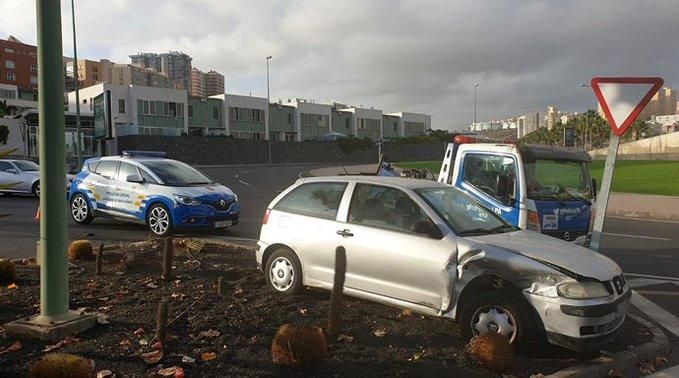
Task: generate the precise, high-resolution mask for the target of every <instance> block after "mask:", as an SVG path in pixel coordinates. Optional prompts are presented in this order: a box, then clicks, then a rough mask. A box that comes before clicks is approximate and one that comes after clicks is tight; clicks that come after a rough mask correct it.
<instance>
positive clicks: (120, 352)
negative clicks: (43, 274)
mask: <svg viewBox="0 0 679 378" xmlns="http://www.w3.org/2000/svg"><path fill="white" fill-rule="evenodd" d="M185 242H186V240H175V243H176V244H177V246H176V247H175V258H174V264H173V265H174V269H173V278H172V279H171V280H169V281H167V282H166V281H164V280H162V279H161V277H160V276H161V260H162V259H161V257H160V255H161V254H160V250H161V248H160V243H157V244H156V245H154V246H148V245H146V246H143V247H135V248H134V249H130V248H126V249H125V250H124V251H109V252H106V253H105V255H104V265H103V267H104V269H103V274H102V275H96V274H95V263H94V262H78V263H77V265H78V266H79V268H72V269H71V276H70V287H71V295H70V300H71V302H70V307H71V309H86V310H87V311H98V312H99V313H101V314H105V315H106V318H107V319H106V321H107V322H108V323H107V324H99V325H97V326H96V327H95V328H93V329H91V330H88V331H86V332H84V333H83V334H82V335H77V336H75V339H69V340H67V341H66V342H64V343H62V344H66V345H63V346H61V347H57V348H55V349H54V351H58V352H66V353H74V354H78V355H81V356H84V357H88V358H91V359H93V360H94V361H95V364H96V365H95V370H96V371H99V370H104V369H109V370H111V371H113V372H114V373H116V374H117V376H118V377H122V376H124V377H128V376H129V377H135V376H136V377H143V376H149V375H154V374H155V373H156V372H157V371H158V370H159V369H160V368H161V367H171V366H181V367H182V368H183V369H184V372H185V375H186V376H189V377H193V376H289V375H292V374H297V373H296V372H294V371H291V370H287V369H284V368H280V367H278V366H276V365H274V364H273V363H272V362H271V342H272V339H273V336H274V334H275V333H276V330H277V329H278V327H279V326H281V325H282V324H285V323H294V324H303V325H319V326H322V327H324V326H325V324H326V322H327V312H328V301H329V297H330V295H329V293H328V292H323V291H319V290H312V289H307V290H306V291H305V292H304V293H303V294H301V295H296V296H293V297H284V296H281V295H277V294H275V293H273V292H272V291H270V290H269V289H268V288H267V287H266V285H265V282H264V276H263V274H262V273H261V272H260V271H259V270H257V269H256V267H255V261H254V251H252V250H250V249H247V248H243V247H239V246H223V245H212V244H208V245H206V246H205V247H204V248H203V249H202V252H197V251H196V250H193V252H191V250H190V249H188V248H185V247H183V245H184V244H185ZM17 273H18V277H17V280H16V282H15V284H16V285H17V286H18V287H17V288H14V289H8V288H7V286H6V285H3V286H2V287H1V288H0V324H4V323H6V322H8V321H11V320H15V319H18V318H22V317H26V316H31V315H35V314H36V313H38V311H39V273H38V269H37V267H35V266H31V265H30V264H29V265H26V266H19V267H18V268H17ZM218 277H223V280H224V283H225V286H226V290H225V291H226V294H225V295H224V296H223V297H220V296H218V295H217V294H216V290H215V286H216V282H217V279H218ZM161 299H169V300H170V303H171V304H170V313H169V319H170V321H171V322H172V323H171V324H170V325H169V327H168V337H167V340H166V342H165V344H164V348H163V358H162V359H161V360H160V361H159V363H156V364H148V363H146V362H145V361H144V360H143V359H142V357H141V356H140V355H141V353H143V352H148V351H151V350H152V348H151V344H153V335H154V333H155V324H156V320H155V318H156V311H157V306H158V302H159V301H160V300H161ZM343 306H344V307H343V314H342V319H343V323H342V329H341V334H343V335H347V336H350V338H353V339H351V341H349V340H347V339H348V338H343V340H341V341H337V340H334V339H333V340H329V358H328V360H327V362H326V363H325V365H324V366H323V367H322V368H321V369H320V370H318V371H314V372H311V373H312V374H313V375H319V376H320V375H322V376H352V377H356V376H402V375H407V376H444V375H445V376H464V377H474V376H493V375H494V374H492V373H491V372H489V371H487V370H484V369H482V368H479V367H478V366H476V365H475V364H474V363H473V362H472V361H470V360H469V359H468V358H467V357H465V356H464V353H463V348H464V343H463V342H462V340H461V338H460V333H459V329H458V327H457V325H456V324H455V323H453V322H452V321H450V320H447V319H441V318H435V317H429V316H421V315H418V314H416V313H411V312H409V311H403V310H402V309H399V308H395V307H389V306H384V305H380V304H375V303H371V302H367V301H363V300H357V299H353V298H349V297H345V298H344V304H343ZM206 331H209V332H206ZM215 331H216V332H215ZM201 332H203V334H202V335H201ZM649 338H650V334H649V333H648V332H647V330H646V329H644V328H643V326H641V325H639V324H638V323H636V322H634V321H633V320H628V321H627V323H626V324H625V325H624V329H623V331H622V333H621V335H620V336H619V337H618V339H617V340H616V341H615V342H614V343H612V344H611V345H609V346H608V347H607V348H606V349H607V350H609V351H613V352H614V351H618V350H624V349H626V348H628V346H630V345H637V344H640V343H642V342H644V341H646V340H648V339H649ZM16 341H17V340H16V339H13V338H10V337H8V336H7V335H6V334H5V333H4V331H2V330H1V329H0V376H7V377H14V376H25V375H26V373H27V371H28V369H29V367H30V366H31V364H32V363H33V362H34V361H35V360H36V359H37V358H39V357H40V356H42V355H43V354H45V353H46V352H44V350H45V349H47V348H49V347H53V346H54V343H45V342H39V341H35V340H28V339H25V340H21V344H22V346H21V349H19V350H15V351H10V352H6V353H2V350H3V349H5V348H7V347H9V346H10V345H12V344H14V343H15V342H16ZM530 350H531V352H529V353H528V354H525V355H518V356H517V358H516V362H515V364H514V366H513V368H512V369H511V371H508V372H506V374H511V375H515V376H521V377H524V376H525V377H527V376H530V375H532V374H549V373H552V372H555V371H557V370H559V369H562V368H564V367H566V366H570V365H573V364H574V363H577V362H579V361H580V360H579V357H578V356H577V355H575V354H573V353H571V352H569V351H566V350H564V349H560V348H557V347H553V346H549V345H535V346H534V348H531V349H530ZM211 353H214V357H215V358H214V359H211V360H208V361H205V360H204V359H203V358H202V357H203V356H204V355H205V356H210V355H211ZM591 357H592V356H589V358H591ZM183 359H184V361H182V360H183ZM190 359H195V361H194V362H186V360H190Z"/></svg>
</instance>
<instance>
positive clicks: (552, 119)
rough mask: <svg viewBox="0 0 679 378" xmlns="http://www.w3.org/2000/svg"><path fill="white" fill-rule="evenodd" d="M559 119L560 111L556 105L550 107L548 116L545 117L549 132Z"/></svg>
mask: <svg viewBox="0 0 679 378" xmlns="http://www.w3.org/2000/svg"><path fill="white" fill-rule="evenodd" d="M558 119H559V109H557V108H556V106H554V105H550V106H548V107H547V114H546V115H545V121H546V122H545V123H546V124H547V130H551V129H553V128H554V126H555V125H556V122H557V120H558Z"/></svg>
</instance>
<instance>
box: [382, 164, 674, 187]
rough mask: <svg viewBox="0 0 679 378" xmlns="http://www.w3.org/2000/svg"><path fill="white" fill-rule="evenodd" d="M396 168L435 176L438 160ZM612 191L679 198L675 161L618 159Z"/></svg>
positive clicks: (596, 169)
mask: <svg viewBox="0 0 679 378" xmlns="http://www.w3.org/2000/svg"><path fill="white" fill-rule="evenodd" d="M395 165H396V166H398V167H400V168H418V169H419V168H429V170H431V171H432V172H433V173H434V174H438V171H439V169H440V168H441V162H440V161H417V162H402V163H396V164H395ZM590 170H591V173H592V177H594V178H595V179H597V182H599V183H601V177H602V176H603V173H604V161H603V160H595V161H593V162H592V164H591V167H590ZM613 191H614V192H623V193H639V194H658V195H664V196H679V161H667V160H618V161H617V162H616V163H615V175H614V177H613Z"/></svg>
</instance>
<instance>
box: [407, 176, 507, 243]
mask: <svg viewBox="0 0 679 378" xmlns="http://www.w3.org/2000/svg"><path fill="white" fill-rule="evenodd" d="M415 192H416V193H417V194H419V195H420V196H421V197H422V198H423V199H424V200H425V201H426V202H427V203H428V204H429V205H430V206H431V207H432V208H433V209H434V210H435V211H436V212H437V213H438V215H439V216H440V217H441V218H443V220H444V221H445V222H446V223H447V224H448V226H450V227H451V228H452V229H453V231H454V232H455V233H456V234H457V235H460V236H471V235H484V234H495V233H504V232H510V231H515V230H517V228H516V227H514V226H512V225H510V224H509V223H507V222H505V220H504V219H502V218H500V217H499V216H498V215H497V214H495V213H493V212H492V211H490V210H489V209H487V208H485V207H483V206H482V205H481V204H479V203H478V202H477V201H476V200H475V199H473V198H472V197H470V196H468V195H466V194H464V193H463V192H461V191H460V190H458V189H455V188H453V187H448V188H422V189H416V190H415Z"/></svg>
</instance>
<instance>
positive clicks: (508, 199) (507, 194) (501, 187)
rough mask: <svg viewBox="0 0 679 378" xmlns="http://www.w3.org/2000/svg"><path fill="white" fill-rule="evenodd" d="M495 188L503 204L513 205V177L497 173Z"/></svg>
mask: <svg viewBox="0 0 679 378" xmlns="http://www.w3.org/2000/svg"><path fill="white" fill-rule="evenodd" d="M496 189H497V190H496V191H495V193H496V194H497V196H498V198H499V199H500V201H501V202H502V203H503V204H505V205H507V206H513V205H514V201H515V198H514V179H512V178H510V177H509V175H498V176H497V188H496Z"/></svg>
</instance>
